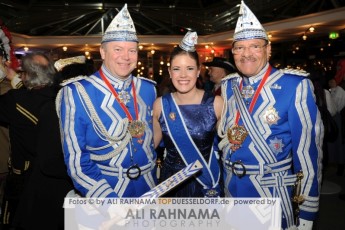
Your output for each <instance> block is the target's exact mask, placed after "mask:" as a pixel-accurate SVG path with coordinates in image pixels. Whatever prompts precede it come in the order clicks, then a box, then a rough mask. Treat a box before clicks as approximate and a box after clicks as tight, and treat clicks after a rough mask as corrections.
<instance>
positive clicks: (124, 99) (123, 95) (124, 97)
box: [119, 90, 131, 104]
mask: <svg viewBox="0 0 345 230" xmlns="http://www.w3.org/2000/svg"><path fill="white" fill-rule="evenodd" d="M119 99H120V101H121V102H122V103H123V104H127V103H128V102H129V100H130V99H131V97H130V96H129V93H128V92H127V91H125V90H121V92H120V93H119Z"/></svg>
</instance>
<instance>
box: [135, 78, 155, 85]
mask: <svg viewBox="0 0 345 230" xmlns="http://www.w3.org/2000/svg"><path fill="white" fill-rule="evenodd" d="M137 78H140V79H142V80H145V81H148V82H151V83H152V84H154V85H157V82H156V81H154V80H151V79H148V78H146V77H137Z"/></svg>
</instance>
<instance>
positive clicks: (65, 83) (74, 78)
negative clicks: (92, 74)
mask: <svg viewBox="0 0 345 230" xmlns="http://www.w3.org/2000/svg"><path fill="white" fill-rule="evenodd" d="M85 78H88V76H85V75H80V76H77V77H71V78H69V79H67V80H64V81H63V82H61V83H60V86H65V85H68V84H71V83H73V82H76V81H80V80H83V79H85Z"/></svg>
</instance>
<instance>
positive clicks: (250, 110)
mask: <svg viewBox="0 0 345 230" xmlns="http://www.w3.org/2000/svg"><path fill="white" fill-rule="evenodd" d="M271 69H272V66H269V67H268V69H267V71H266V73H265V76H264V77H263V78H262V80H261V82H260V85H259V87H258V89H257V90H256V91H255V94H254V97H253V100H252V102H251V103H250V105H249V113H251V112H252V111H253V108H254V105H255V104H256V101H257V100H258V98H259V94H260V91H261V90H262V87H264V84H265V82H266V81H267V79H268V76H269V75H270V73H271ZM240 84H241V85H240V90H242V86H243V80H242V81H241V83H240ZM240 116H241V115H240V112H239V111H237V113H236V119H235V125H237V124H238V121H239V120H240Z"/></svg>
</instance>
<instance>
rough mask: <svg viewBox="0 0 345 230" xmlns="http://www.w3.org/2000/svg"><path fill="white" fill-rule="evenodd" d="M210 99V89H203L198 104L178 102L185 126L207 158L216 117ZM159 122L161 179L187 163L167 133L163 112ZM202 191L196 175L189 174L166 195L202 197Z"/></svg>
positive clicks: (212, 99) (211, 143) (213, 137)
mask: <svg viewBox="0 0 345 230" xmlns="http://www.w3.org/2000/svg"><path fill="white" fill-rule="evenodd" d="M213 102H214V96H213V95H212V94H211V93H209V92H205V93H204V96H203V99H202V102H201V104H193V105H179V109H180V111H181V114H182V116H183V119H184V122H185V124H186V126H187V129H188V131H189V133H190V135H191V137H192V139H193V141H194V143H195V145H196V146H197V147H198V149H199V151H200V153H201V154H202V155H203V156H204V158H205V159H206V161H208V159H209V156H210V151H211V148H212V145H213V143H214V139H215V135H216V123H217V117H216V114H215V111H214V106H213ZM159 122H160V124H161V127H162V132H163V142H164V146H165V148H166V156H165V158H164V163H163V167H162V172H161V180H162V181H164V180H165V179H167V178H169V177H170V176H172V175H173V174H175V173H176V172H178V171H180V170H181V169H182V168H184V167H186V165H185V163H184V162H183V160H182V158H181V156H180V154H179V153H178V151H177V150H176V148H175V146H174V144H173V142H172V140H171V138H170V136H169V133H168V131H167V126H166V124H165V121H164V118H163V116H162V115H161V116H160V117H159ZM184 154H188V152H184ZM202 191H203V187H202V185H200V184H199V182H198V181H197V180H196V179H195V178H189V179H188V180H187V181H185V182H183V183H182V184H180V185H178V187H176V188H174V189H173V190H171V191H170V192H168V193H167V194H165V197H204V194H203V192H202Z"/></svg>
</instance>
